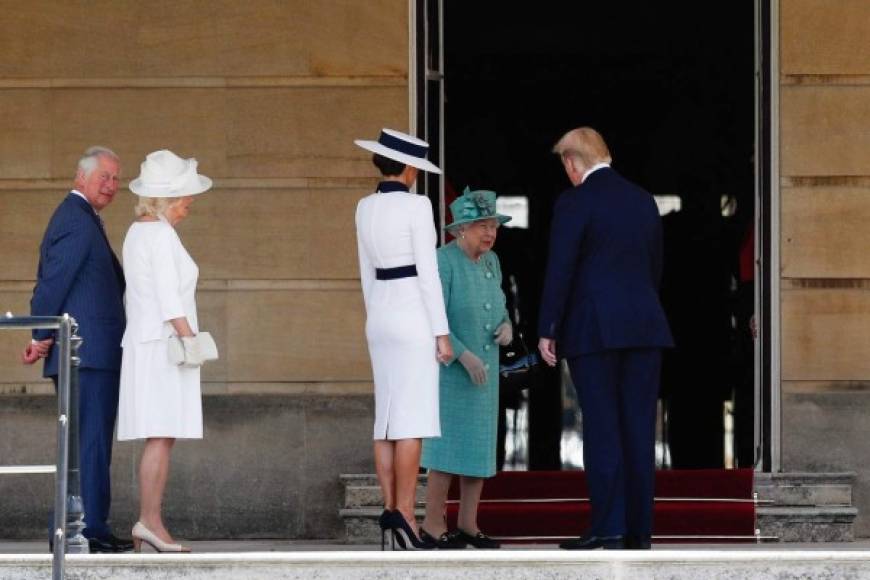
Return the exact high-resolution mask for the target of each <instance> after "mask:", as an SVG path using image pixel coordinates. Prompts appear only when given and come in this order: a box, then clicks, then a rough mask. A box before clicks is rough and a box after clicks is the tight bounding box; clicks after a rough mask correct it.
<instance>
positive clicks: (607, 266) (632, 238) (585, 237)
mask: <svg viewBox="0 0 870 580" xmlns="http://www.w3.org/2000/svg"><path fill="white" fill-rule="evenodd" d="M554 151H555V152H556V153H558V154H559V155H560V156H561V159H562V164H563V165H564V167H565V171H566V173H567V174H568V178H569V180H570V181H571V184H572V185H573V186H574V187H572V188H570V189H568V190H567V191H565V192H564V193H562V195H561V196H560V197H559V199H558V201H557V202H556V207H555V208H554V210H553V223H552V226H551V237H550V257H549V261H548V264H547V276H546V281H545V284H544V294H543V297H542V299H541V314H540V317H539V320H538V321H539V329H538V331H539V332H538V335H539V336H540V337H541V339H540V343H539V349H540V351H541V356H542V358H543V359H544V360H545V361H546V362H547V363H548V364H550V365H555V364H556V361H557V348H556V345H557V344H558V357H561V358H566V359H568V367H569V369H570V370H571V378H572V379H573V381H574V386H575V388H576V390H577V396H578V400H579V401H580V408H581V410H582V412H583V458H584V464H585V469H586V476H587V481H588V483H589V499H590V500H591V507H592V517H591V522H590V527H589V530H588V531H587V535H586V536H584V537H581V538H577V539H573V540H568V541H566V542H563V543H562V544H561V547H562V548H565V549H569V550H571V549H573V550H583V549H594V548H634V549H637V548H641V549H644V548H645V549H648V548H649V547H650V538H651V534H652V512H653V487H654V476H655V422H656V400H657V397H658V392H659V369H660V365H661V349H662V348H666V347H669V346H672V339H671V332H670V329H669V328H668V323H667V320H666V319H665V314H664V311H663V310H662V307H661V304H660V302H659V296H658V289H659V281H660V279H661V271H662V225H661V218H660V217H659V213H658V209H657V207H656V203H655V201H654V200H653V197H652V196H651V195H650V194H649V193H647V192H646V191H644V190H643V189H641V188H640V187H638V186H636V185H635V184H633V183H631V182H630V181H628V180H627V179H625V178H623V177H622V176H620V175H619V174H618V173H616V172H615V171H614V170H613V169H611V168H610V160H611V159H610V152H609V151H608V149H607V145H606V144H605V143H604V139H602V137H601V135H599V134H598V132H597V131H595V130H594V129H590V128H588V127H581V128H579V129H575V130H573V131H570V132H568V133H566V134H565V136H564V137H562V139H561V140H560V141H559V143H557V144H556V147H555V149H554Z"/></svg>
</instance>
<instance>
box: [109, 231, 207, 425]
mask: <svg viewBox="0 0 870 580" xmlns="http://www.w3.org/2000/svg"><path fill="white" fill-rule="evenodd" d="M123 257H124V276H125V277H126V279H127V291H126V293H125V295H124V299H125V307H126V311H127V329H126V331H125V332H124V337H123V339H122V340H121V346H122V348H123V356H122V358H121V387H120V398H119V401H118V440H119V441H124V440H128V439H143V438H148V437H175V438H189V439H199V438H202V398H201V394H200V378H199V368H182V367H179V366H176V365H174V364H172V363H171V362H170V361H169V355H168V338H169V337H170V336H172V335H174V334H175V329H174V328H173V327H172V324H171V323H170V322H169V321H170V320H171V319H173V318H180V317H182V316H184V317H187V321H188V323H189V324H190V327H191V329H192V330H193V331H194V332H198V326H197V319H196V300H195V292H196V282H197V278H198V277H199V269H198V268H197V266H196V263H194V261H193V259H192V258H191V257H190V255H189V254H188V253H187V250H185V249H184V246H183V245H182V244H181V240H180V239H179V238H178V234H177V233H176V232H175V228H173V227H172V226H171V225H170V224H169V223H168V222H167V221H165V220H162V219H161V220H160V221H155V222H134V223H133V225H131V226H130V229H129V230H128V231H127V237H126V238H125V239H124V250H123Z"/></svg>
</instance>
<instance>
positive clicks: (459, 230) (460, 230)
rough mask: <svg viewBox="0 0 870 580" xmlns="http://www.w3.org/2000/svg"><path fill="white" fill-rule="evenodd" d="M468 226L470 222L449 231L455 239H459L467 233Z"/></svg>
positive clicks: (448, 229)
mask: <svg viewBox="0 0 870 580" xmlns="http://www.w3.org/2000/svg"><path fill="white" fill-rule="evenodd" d="M468 225H469V222H466V223H464V224H459V225H458V226H453V227H452V228H447V231H448V232H449V233H450V235H451V236H453V237H454V238H458V237H459V236H461V235H462V234H463V233H464V232H465V230H467V229H468Z"/></svg>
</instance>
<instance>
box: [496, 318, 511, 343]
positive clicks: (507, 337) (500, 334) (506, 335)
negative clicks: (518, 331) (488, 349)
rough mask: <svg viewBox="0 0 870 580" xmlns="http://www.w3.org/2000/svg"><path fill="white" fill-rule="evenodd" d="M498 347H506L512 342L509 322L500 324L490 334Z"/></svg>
mask: <svg viewBox="0 0 870 580" xmlns="http://www.w3.org/2000/svg"><path fill="white" fill-rule="evenodd" d="M492 335H493V337H495V342H496V344H498V345H499V346H507V345H509V344H510V343H511V342H513V340H514V329H513V327H512V326H511V323H510V322H502V323H501V324H499V325H498V328H496V329H495V332H494V333H493V334H492Z"/></svg>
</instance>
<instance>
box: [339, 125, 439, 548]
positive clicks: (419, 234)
mask: <svg viewBox="0 0 870 580" xmlns="http://www.w3.org/2000/svg"><path fill="white" fill-rule="evenodd" d="M356 144H357V145H359V146H360V147H362V148H364V149H367V150H368V151H372V152H373V153H374V154H375V155H374V158H373V162H374V164H375V166H376V167H377V168H378V169H379V170H380V171H381V174H382V175H383V181H381V183H380V184H378V187H377V191H376V192H375V193H373V194H371V195H369V196H367V197H365V198H363V199H362V200H361V201H360V202H359V205H358V206H357V211H356V229H357V245H358V250H359V262H360V279H361V282H362V290H363V297H364V300H365V305H366V338H367V340H368V346H369V355H370V356H371V360H372V371H373V375H374V381H375V428H374V439H375V441H374V454H375V471H376V472H377V475H378V481H379V482H380V485H381V490H382V492H383V496H384V512H383V514H382V515H381V518H380V526H381V530H382V535H381V549H383V546H384V534H385V533H386V532H387V531H388V530H389V531H391V534H392V537H393V538H395V539H396V540H397V542H398V544H399V546H400V547H401V548H405V549H414V548H417V549H419V548H429V547H433V546H429V545H427V544H424V543H423V542H421V541H420V539H419V534H418V529H417V522H416V520H415V518H414V504H415V502H416V490H417V474H418V472H419V468H420V451H421V445H422V438H423V437H438V436H440V434H441V427H440V421H439V418H438V363H439V362H446V361H448V360H450V359H451V358H452V352H453V351H452V348H451V346H450V339H449V337H448V335H449V333H450V331H449V329H448V327H447V315H446V313H445V310H444V296H443V293H442V290H441V279H440V277H439V275H438V263H437V259H436V257H435V246H436V243H437V238H436V234H435V225H434V222H433V218H432V204H431V202H430V201H429V199H428V198H426V197H423V196H418V195H415V194H412V193H410V192H409V189H410V187H411V186H412V185H413V184H414V181H415V180H416V179H417V172H418V170H420V169H422V170H425V171H433V172H437V173H440V170H439V169H438V168H437V167H436V166H435V165H433V164H432V163H430V162H429V161H428V160H427V159H426V153H427V150H428V147H429V146H428V145H427V144H426V142H424V141H421V140H419V139H417V138H415V137H412V136H410V135H406V134H404V133H400V132H398V131H392V130H390V129H384V130H383V131H382V132H381V135H380V137H379V138H378V140H377V141H360V140H358V141H356Z"/></svg>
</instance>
